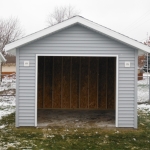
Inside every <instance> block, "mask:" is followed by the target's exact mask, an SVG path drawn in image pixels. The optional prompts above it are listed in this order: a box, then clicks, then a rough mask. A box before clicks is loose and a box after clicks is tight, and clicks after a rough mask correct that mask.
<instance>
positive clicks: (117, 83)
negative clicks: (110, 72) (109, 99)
mask: <svg viewBox="0 0 150 150" xmlns="http://www.w3.org/2000/svg"><path fill="white" fill-rule="evenodd" d="M118 62H119V60H118V55H117V56H116V127H118V113H119V112H118Z"/></svg>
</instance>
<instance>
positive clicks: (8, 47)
mask: <svg viewBox="0 0 150 150" xmlns="http://www.w3.org/2000/svg"><path fill="white" fill-rule="evenodd" d="M77 22H78V18H76V17H74V18H72V19H69V20H67V21H64V22H62V23H59V24H56V25H54V26H52V27H49V28H46V29H43V30H41V31H39V32H36V33H33V34H31V35H29V36H27V37H24V38H22V39H20V40H17V41H15V42H12V43H10V44H8V45H6V46H5V48H4V49H5V50H6V51H9V50H12V49H14V48H17V47H19V46H21V45H24V44H27V43H29V42H31V41H34V40H36V39H39V38H42V37H44V36H46V35H48V34H50V33H53V32H55V31H57V30H60V29H63V28H65V27H67V26H69V25H73V24H74V23H77Z"/></svg>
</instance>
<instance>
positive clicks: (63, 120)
mask: <svg viewBox="0 0 150 150" xmlns="http://www.w3.org/2000/svg"><path fill="white" fill-rule="evenodd" d="M38 126H39V127H46V126H49V127H66V128H99V127H115V111H112V110H111V111H110V110H107V111H102V110H50V109H38Z"/></svg>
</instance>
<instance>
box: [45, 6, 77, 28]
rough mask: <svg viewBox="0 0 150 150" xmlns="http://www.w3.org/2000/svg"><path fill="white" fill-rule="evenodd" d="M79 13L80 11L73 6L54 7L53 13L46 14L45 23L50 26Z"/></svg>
mask: <svg viewBox="0 0 150 150" xmlns="http://www.w3.org/2000/svg"><path fill="white" fill-rule="evenodd" d="M79 14H80V12H79V11H77V10H76V9H75V7H73V6H70V5H69V6H64V7H55V9H54V11H53V13H51V14H50V15H49V16H48V18H47V23H48V25H50V26H52V25H55V24H57V23H60V22H62V21H64V20H66V19H69V18H71V17H73V16H75V15H79Z"/></svg>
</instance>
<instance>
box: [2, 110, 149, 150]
mask: <svg viewBox="0 0 150 150" xmlns="http://www.w3.org/2000/svg"><path fill="white" fill-rule="evenodd" d="M14 122H15V115H14V113H13V114H10V115H9V116H7V117H3V118H2V119H1V120H0V149H2V150H3V149H8V150H16V149H19V150H23V149H24V150H64V149H67V150H90V149H91V150H138V149H139V150H149V149H150V112H147V113H143V112H142V111H139V116H138V129H137V130H136V129H122V128H119V129H118V128H115V129H108V128H107V129H106V128H98V129H95V128H93V129H81V128H78V129H75V128H74V129H73V128H72V129H70V128H48V127H47V128H42V129H40V128H31V127H27V128H23V127H21V128H15V123H14Z"/></svg>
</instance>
